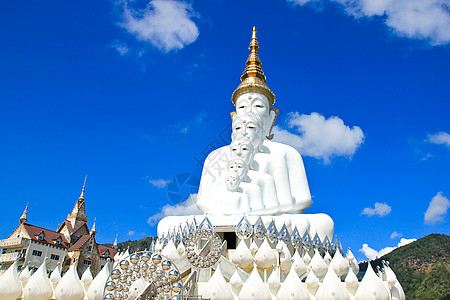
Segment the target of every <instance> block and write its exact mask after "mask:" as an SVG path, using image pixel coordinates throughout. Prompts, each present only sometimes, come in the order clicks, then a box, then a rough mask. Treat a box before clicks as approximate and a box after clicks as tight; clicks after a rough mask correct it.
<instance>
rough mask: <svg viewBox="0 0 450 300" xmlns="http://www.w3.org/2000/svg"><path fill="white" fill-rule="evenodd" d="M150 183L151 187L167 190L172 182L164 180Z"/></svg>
mask: <svg viewBox="0 0 450 300" xmlns="http://www.w3.org/2000/svg"><path fill="white" fill-rule="evenodd" d="M148 183H150V184H151V185H153V186H154V187H156V188H158V189H163V188H165V187H166V186H167V185H168V184H169V183H170V180H164V179H149V180H148Z"/></svg>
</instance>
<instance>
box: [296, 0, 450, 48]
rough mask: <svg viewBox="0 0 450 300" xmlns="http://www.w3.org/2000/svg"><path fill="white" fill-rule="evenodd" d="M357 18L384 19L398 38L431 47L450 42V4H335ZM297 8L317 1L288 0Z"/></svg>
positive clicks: (443, 0)
mask: <svg viewBox="0 0 450 300" xmlns="http://www.w3.org/2000/svg"><path fill="white" fill-rule="evenodd" d="M332 1H334V2H337V3H340V4H341V5H343V6H344V9H345V11H346V12H347V13H348V14H349V15H352V16H354V17H355V18H362V17H375V16H377V17H382V19H383V20H384V22H385V24H386V25H387V26H388V27H389V28H391V29H392V30H393V32H394V33H396V34H397V35H399V36H404V37H408V38H417V39H423V40H427V41H428V42H429V43H430V44H431V45H442V44H447V43H449V42H450V14H449V2H448V0H332ZM288 2H293V3H294V4H297V5H304V4H306V3H314V2H317V0H288Z"/></svg>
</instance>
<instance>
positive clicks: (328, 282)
mask: <svg viewBox="0 0 450 300" xmlns="http://www.w3.org/2000/svg"><path fill="white" fill-rule="evenodd" d="M199 227H200V228H202V227H203V229H204V226H202V225H200V226H199ZM210 228H211V227H210ZM282 232H283V228H282V229H281V230H280V233H279V234H278V235H277V236H273V235H272V236H271V235H270V234H267V232H266V236H265V237H263V240H262V241H261V240H259V239H258V238H256V239H255V240H253V241H252V242H251V243H250V247H248V246H247V244H248V242H250V239H245V238H246V237H249V236H250V235H251V234H249V233H248V232H247V234H246V233H245V232H244V233H242V232H238V235H240V236H241V237H242V239H241V241H240V243H239V245H238V247H237V248H236V249H235V250H234V251H233V250H229V251H227V253H224V255H221V256H220V258H219V259H216V260H215V261H214V262H213V263H214V265H213V266H212V269H213V270H214V273H213V275H212V276H210V277H209V279H208V280H207V281H206V282H205V283H204V284H203V285H198V283H197V286H194V288H193V289H192V290H187V289H185V290H184V294H185V296H188V295H195V294H200V295H201V296H202V297H203V298H205V299H217V300H233V299H241V300H247V299H261V300H264V299H267V300H270V299H280V300H284V299H312V300H313V299H317V300H320V299H349V300H350V299H351V300H353V299H357V300H363V299H374V300H375V299H376V300H390V299H392V300H394V299H395V300H400V299H405V294H404V292H403V289H402V287H401V285H400V283H399V282H398V280H397V277H396V275H395V274H394V272H393V271H392V269H391V268H390V267H389V264H388V263H385V264H384V267H383V268H382V269H381V270H378V272H377V274H376V273H375V272H374V270H373V269H372V267H371V265H370V264H368V268H367V271H366V273H365V275H364V277H363V279H362V281H361V282H359V281H358V279H357V277H356V275H357V274H358V272H359V266H358V263H357V261H356V258H355V257H354V255H353V253H352V252H351V251H350V249H348V250H347V253H346V256H345V258H344V257H343V256H342V253H341V251H342V248H341V247H340V245H339V243H334V244H331V243H327V241H325V242H324V243H322V244H320V239H319V238H318V236H317V235H316V236H315V238H314V239H313V240H312V241H311V239H309V241H308V238H306V240H305V239H303V241H302V240H301V239H300V242H299V241H295V238H293V237H289V236H288V238H289V240H286V234H288V233H284V234H283V233H282ZM243 234H244V235H243ZM283 235H284V236H283ZM175 236H176V234H175V233H174V234H173V235H172V237H171V238H169V239H167V238H162V239H158V242H157V243H156V245H152V246H151V249H150V251H149V252H143V253H146V255H147V256H148V257H153V256H155V255H158V254H160V257H161V256H162V257H163V258H165V259H167V260H168V261H171V262H173V264H174V265H175V266H178V268H177V271H178V270H179V271H180V272H185V271H186V270H185V269H186V268H188V269H189V268H190V269H191V270H190V272H191V273H192V272H194V270H196V271H197V272H201V270H200V269H198V268H197V269H196V268H194V267H193V266H192V265H189V264H188V263H187V261H189V259H188V257H189V252H190V251H189V249H187V248H188V247H189V246H188V247H186V246H185V242H183V240H184V241H186V237H183V234H182V233H180V232H178V233H177V236H178V237H179V238H178V239H177V238H176V237H175ZM305 236H306V237H308V235H307V234H305ZM260 237H261V236H260ZM246 242H247V243H246ZM258 244H259V246H258ZM271 245H274V246H271ZM295 248H297V249H295ZM152 253H153V256H152ZM300 253H302V255H300ZM330 253H334V255H331V254H330ZM311 254H312V255H311ZM133 256H136V254H132V255H130V254H129V252H128V250H126V251H125V252H122V253H118V254H117V255H116V257H115V262H114V263H113V262H112V261H109V262H108V263H107V265H105V267H104V268H103V269H102V270H101V271H100V273H99V274H98V275H97V276H96V277H95V278H93V277H92V274H91V272H90V270H89V268H88V269H87V270H86V271H85V272H84V274H83V275H82V277H81V279H80V278H79V276H78V274H77V272H76V269H75V267H73V266H72V267H71V268H70V269H69V270H68V271H67V272H66V273H65V274H64V275H63V276H62V277H61V271H60V268H59V267H58V268H56V269H55V270H54V271H53V272H52V273H51V274H50V275H48V274H47V270H46V263H47V261H46V262H44V263H43V264H42V265H41V266H40V267H39V268H38V269H37V270H36V271H35V272H34V273H33V274H30V271H29V268H24V269H23V270H22V271H21V272H20V273H19V272H18V271H17V262H16V263H14V264H13V265H12V266H11V267H10V268H9V269H8V270H7V271H6V272H5V273H4V274H3V275H2V276H1V277H0V299H2V300H16V299H25V300H28V299H29V300H50V299H52V300H53V299H56V300H85V299H88V300H102V299H136V296H138V295H139V294H140V292H142V290H143V288H141V290H138V289H139V280H140V279H139V278H136V277H137V276H136V275H137V274H136V273H137V272H133V273H129V274H128V275H127V276H126V277H127V282H126V283H124V284H123V286H124V287H125V288H120V289H119V291H122V293H117V292H116V293H113V294H111V295H113V297H111V298H108V297H105V295H107V294H108V291H106V293H105V286H106V285H108V284H107V283H108V282H110V281H109V280H111V278H110V274H111V271H112V270H113V269H114V272H118V273H121V269H122V271H123V273H124V274H126V272H125V271H124V270H125V268H123V265H133V264H132V260H133ZM141 256H144V255H141ZM311 256H312V257H311ZM114 272H113V273H114ZM142 273H143V272H142V271H141V274H142ZM148 273H149V272H148ZM142 275H143V277H145V275H144V274H142ZM138 277H141V276H140V275H139V276H138ZM149 278H151V276H149ZM155 279H157V277H156V276H154V277H153V279H151V280H150V281H153V282H154V283H155V284H157V282H156V281H155ZM135 286H137V288H135ZM111 290H112V291H113V290H114V289H111ZM132 290H136V292H135V293H132V292H130V293H128V291H132ZM200 290H201V292H200ZM173 298H174V299H181V296H174V297H173Z"/></svg>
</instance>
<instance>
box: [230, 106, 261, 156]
mask: <svg viewBox="0 0 450 300" xmlns="http://www.w3.org/2000/svg"><path fill="white" fill-rule="evenodd" d="M255 117H258V116H257V115H256V114H254V115H253V116H252V115H251V114H250V113H242V114H236V115H235V116H234V118H233V125H232V127H233V133H232V139H233V141H234V140H237V139H239V138H247V139H248V140H249V141H250V142H251V143H252V144H253V147H254V148H255V149H258V148H259V145H261V143H262V140H263V139H264V131H263V128H262V126H263V125H262V122H261V121H259V120H258V119H257V118H255Z"/></svg>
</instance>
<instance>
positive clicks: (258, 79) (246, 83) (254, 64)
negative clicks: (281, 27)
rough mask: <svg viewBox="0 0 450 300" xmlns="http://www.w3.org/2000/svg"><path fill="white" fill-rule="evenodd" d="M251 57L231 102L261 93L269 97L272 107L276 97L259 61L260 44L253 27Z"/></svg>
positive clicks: (234, 102) (250, 47)
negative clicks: (244, 95) (251, 93)
mask: <svg viewBox="0 0 450 300" xmlns="http://www.w3.org/2000/svg"><path fill="white" fill-rule="evenodd" d="M249 50H250V55H249V56H248V58H247V62H246V63H245V70H244V72H243V73H242V75H241V81H242V82H241V84H239V86H238V87H237V89H236V90H235V91H234V92H233V95H232V96H231V102H233V104H236V99H237V98H238V97H239V96H240V95H242V94H245V93H250V92H255V93H261V94H263V95H264V96H266V97H267V99H268V100H269V103H270V105H271V106H272V105H273V104H274V103H275V95H274V93H273V92H272V91H271V90H270V88H269V87H268V86H267V84H266V75H264V71H263V70H262V67H261V60H260V59H259V55H258V50H259V44H258V39H257V38H256V28H255V27H254V26H253V30H252V40H251V41H250V46H249Z"/></svg>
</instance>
